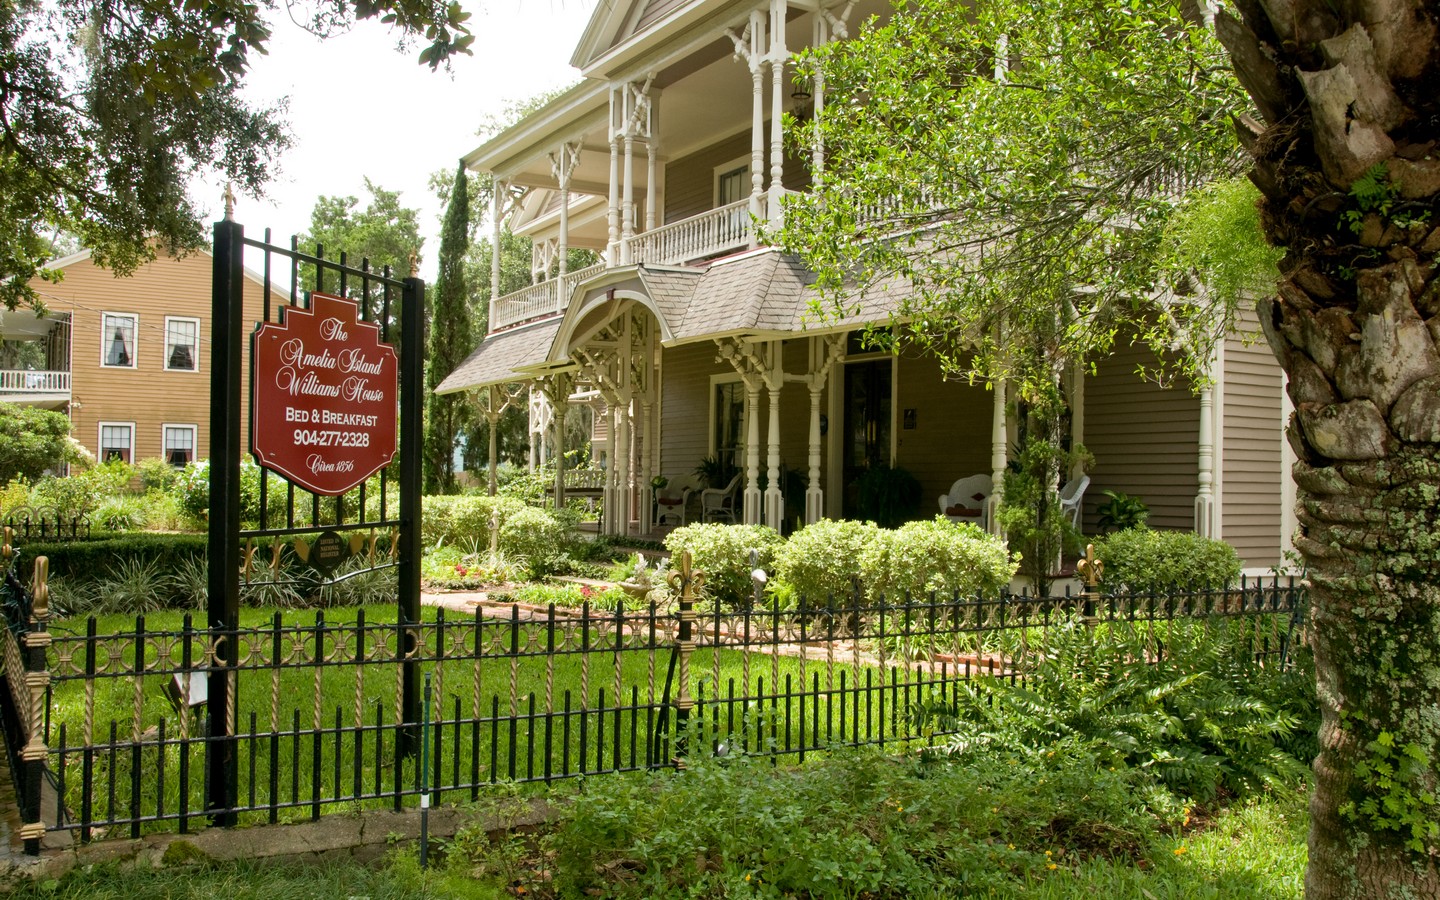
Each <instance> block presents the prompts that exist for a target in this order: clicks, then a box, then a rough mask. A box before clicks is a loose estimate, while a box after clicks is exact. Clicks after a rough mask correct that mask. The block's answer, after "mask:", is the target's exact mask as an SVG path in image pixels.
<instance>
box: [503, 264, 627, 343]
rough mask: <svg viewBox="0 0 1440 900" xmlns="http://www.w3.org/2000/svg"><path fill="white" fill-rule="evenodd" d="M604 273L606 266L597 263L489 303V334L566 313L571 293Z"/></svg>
mask: <svg viewBox="0 0 1440 900" xmlns="http://www.w3.org/2000/svg"><path fill="white" fill-rule="evenodd" d="M603 271H605V264H604V263H597V264H595V265H593V266H587V267H585V268H583V269H577V270H575V271H574V272H567V273H565V275H563V276H561V277H560V278H551V279H549V280H548V281H542V282H540V283H539V284H532V285H528V286H526V287H523V288H521V289H520V290H518V291H515V292H513V293H509V294H506V295H505V296H503V297H501V298H500V299H499V300H498V301H491V303H490V330H491V331H495V330H497V329H500V328H505V327H507V326H510V325H518V324H519V323H521V322H528V321H530V320H531V319H538V318H541V317H543V316H553V315H556V314H558V313H562V312H564V311H565V304H566V303H567V302H569V300H570V292H571V291H572V290H574V288H575V285H576V284H577V283H578V282H580V281H583V280H584V279H586V278H589V277H591V276H592V275H597V274H599V273H600V272H603Z"/></svg>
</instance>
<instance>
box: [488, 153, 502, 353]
mask: <svg viewBox="0 0 1440 900" xmlns="http://www.w3.org/2000/svg"><path fill="white" fill-rule="evenodd" d="M490 186H491V191H490V318H488V319H486V320H485V322H486V325H487V329H486V330H489V329H491V328H494V327H495V319H496V315H495V311H496V310H497V309H498V308H499V307H498V306H497V304H498V303H499V302H500V217H501V212H502V209H503V207H502V205H501V200H500V195H501V194H502V193H503V192H504V191H505V189H506V186H505V182H503V181H498V180H497V181H492V182H491V185H490Z"/></svg>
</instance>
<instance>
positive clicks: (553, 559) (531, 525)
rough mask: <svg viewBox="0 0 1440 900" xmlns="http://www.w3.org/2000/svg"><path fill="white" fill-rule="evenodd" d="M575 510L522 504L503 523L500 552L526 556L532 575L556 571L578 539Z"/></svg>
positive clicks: (526, 565)
mask: <svg viewBox="0 0 1440 900" xmlns="http://www.w3.org/2000/svg"><path fill="white" fill-rule="evenodd" d="M575 525H576V522H575V518H574V513H571V512H570V511H569V510H564V511H561V512H556V511H555V510H547V509H538V508H536V507H534V506H522V507H520V508H519V509H517V510H515V511H514V512H513V513H511V514H510V515H508V516H506V517H505V521H504V524H502V525H501V526H500V552H501V553H503V554H505V555H506V556H508V557H509V558H510V559H514V560H523V561H524V565H525V568H526V569H528V570H529V572H530V574H531V576H539V575H549V574H551V573H553V572H555V571H556V570H557V569H558V568H559V567H560V565H561V563H562V562H563V561H564V560H565V559H566V558H567V557H568V555H569V550H570V547H571V545H572V544H574V543H575V541H576V531H575Z"/></svg>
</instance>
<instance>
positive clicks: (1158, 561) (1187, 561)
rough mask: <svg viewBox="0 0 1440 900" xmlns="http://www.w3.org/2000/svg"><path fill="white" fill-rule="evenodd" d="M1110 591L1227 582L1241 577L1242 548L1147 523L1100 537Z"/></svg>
mask: <svg viewBox="0 0 1440 900" xmlns="http://www.w3.org/2000/svg"><path fill="white" fill-rule="evenodd" d="M1095 553H1096V555H1097V556H1099V557H1100V559H1102V560H1104V562H1105V572H1104V581H1103V586H1104V589H1105V590H1106V592H1108V593H1122V592H1123V593H1131V594H1151V593H1165V592H1166V591H1194V590H1203V589H1206V588H1223V587H1225V586H1227V585H1229V584H1230V583H1231V582H1233V581H1235V580H1236V579H1237V578H1239V577H1240V569H1241V565H1240V554H1238V553H1236V552H1235V548H1234V547H1231V546H1230V545H1229V544H1227V543H1225V542H1224V541H1217V540H1215V539H1214V538H1204V537H1201V536H1200V535H1198V534H1195V533H1194V532H1190V531H1152V530H1150V529H1149V528H1146V527H1144V526H1143V525H1142V526H1141V527H1139V528H1127V529H1125V530H1124V531H1117V532H1115V533H1114V534H1109V535H1106V536H1105V537H1103V538H1101V539H1100V540H1098V541H1096V542H1095Z"/></svg>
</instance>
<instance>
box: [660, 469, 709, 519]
mask: <svg viewBox="0 0 1440 900" xmlns="http://www.w3.org/2000/svg"><path fill="white" fill-rule="evenodd" d="M699 488H700V479H699V478H698V477H696V476H694V475H680V476H677V477H675V478H671V479H670V481H669V483H668V484H666V485H665V486H664V487H663V488H661V489H660V490H659V491H657V492H656V494H655V509H656V510H657V513H658V514H657V515H656V516H655V524H656V525H684V524H685V509H686V507H688V506H689V505H690V495H691V494H693V493H695V491H697V490H698V489H699Z"/></svg>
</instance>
